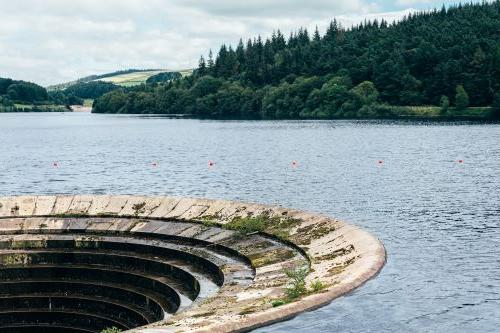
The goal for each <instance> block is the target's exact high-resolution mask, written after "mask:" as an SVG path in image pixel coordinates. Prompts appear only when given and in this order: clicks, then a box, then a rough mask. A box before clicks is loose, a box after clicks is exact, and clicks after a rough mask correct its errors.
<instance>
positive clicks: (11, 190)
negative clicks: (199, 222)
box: [0, 114, 500, 332]
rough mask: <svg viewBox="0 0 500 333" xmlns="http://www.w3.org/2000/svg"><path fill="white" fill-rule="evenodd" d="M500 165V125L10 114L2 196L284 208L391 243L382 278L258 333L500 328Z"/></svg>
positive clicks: (3, 117) (1, 166)
mask: <svg viewBox="0 0 500 333" xmlns="http://www.w3.org/2000/svg"><path fill="white" fill-rule="evenodd" d="M209 160H213V161H214V162H215V166H214V167H213V168H209V167H208V161H209ZM379 160H381V161H384V163H383V164H378V161H379ZM459 160H463V163H459V162H458V161H459ZM292 161H297V163H298V167H297V168H293V167H292ZM54 162H57V165H58V167H54ZM153 163H158V165H157V166H156V167H155V166H153ZM499 174H500V126H499V125H492V124H468V123H456V124H444V123H416V122H363V121H360V122H351V121H334V122H330V121H324V122H321V121H311V122H217V121H198V120H173V119H162V118H145V117H130V116H108V115H90V114H16V115H14V114H0V195H20V194H52V193H75V194H77V193H78V194H82V193H96V194H104V193H109V194H166V195H180V196H201V197H210V198H225V199H234V200H246V201H256V202H261V203H280V204H282V205H285V206H290V207H296V208H302V209H307V210H311V211H316V212H323V213H326V214H330V215H334V216H336V217H339V218H341V219H344V220H346V221H348V222H351V223H354V224H357V225H360V226H363V227H364V228H366V229H368V230H370V231H371V232H372V233H374V234H376V235H378V236H379V237H380V238H381V239H382V240H383V242H384V243H385V245H386V247H387V251H388V254H389V257H388V263H387V265H386V267H385V268H384V270H383V271H382V273H381V274H380V275H379V276H378V278H377V279H375V280H372V281H370V282H369V283H368V284H366V285H365V286H363V287H362V288H361V289H359V290H357V291H356V292H354V293H353V294H351V295H349V296H346V297H343V298H341V299H338V300H336V301H335V302H333V303H332V304H331V305H330V306H327V307H325V308H323V309H321V310H319V311H315V312H312V313H307V314H304V315H301V316H299V317H297V318H296V319H295V320H292V321H289V322H286V323H282V324H278V325H275V326H273V327H269V328H264V329H261V330H259V331H258V332H499V331H500V329H499V327H500V203H499V202H500V177H499Z"/></svg>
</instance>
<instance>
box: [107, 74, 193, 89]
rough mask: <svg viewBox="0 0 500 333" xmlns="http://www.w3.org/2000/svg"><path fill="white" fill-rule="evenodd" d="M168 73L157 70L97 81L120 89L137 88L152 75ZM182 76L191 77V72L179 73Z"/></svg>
mask: <svg viewBox="0 0 500 333" xmlns="http://www.w3.org/2000/svg"><path fill="white" fill-rule="evenodd" d="M165 72H170V71H169V70H158V71H149V72H135V73H129V74H121V75H116V76H111V77H107V78H104V79H99V81H105V82H111V83H114V84H116V85H119V86H122V87H133V86H138V85H141V84H143V83H146V81H147V79H149V78H150V77H151V76H153V75H157V74H160V73H165ZM179 72H180V73H181V75H182V76H188V75H191V73H192V72H193V71H192V70H182V71H179Z"/></svg>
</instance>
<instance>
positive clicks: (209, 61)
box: [207, 50, 215, 73]
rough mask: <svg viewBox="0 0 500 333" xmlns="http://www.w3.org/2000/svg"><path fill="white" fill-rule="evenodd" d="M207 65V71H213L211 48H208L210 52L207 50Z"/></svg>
mask: <svg viewBox="0 0 500 333" xmlns="http://www.w3.org/2000/svg"><path fill="white" fill-rule="evenodd" d="M207 65H208V71H209V72H210V73H213V70H214V67H215V63H214V54H213V53H212V50H210V52H208V64H207Z"/></svg>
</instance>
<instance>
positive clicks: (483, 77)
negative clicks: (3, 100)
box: [93, 0, 500, 119]
mask: <svg viewBox="0 0 500 333" xmlns="http://www.w3.org/2000/svg"><path fill="white" fill-rule="evenodd" d="M487 107H492V108H491V109H489V108H487ZM426 108H431V109H432V108H433V109H432V110H438V111H437V113H438V114H440V115H446V116H453V115H467V114H468V113H470V114H476V113H478V112H479V113H481V112H483V113H484V112H492V113H496V114H497V115H498V109H499V108H500V1H498V0H497V1H495V2H490V3H482V4H466V5H457V6H452V7H450V8H445V7H443V8H441V9H436V10H433V11H430V12H421V13H415V14H411V15H409V16H407V17H405V18H404V19H402V20H401V21H399V22H396V23H394V24H389V23H387V22H385V21H381V22H378V21H373V22H363V23H362V24H359V25H358V26H354V27H351V28H349V29H345V28H343V27H342V26H341V25H340V24H339V23H338V22H337V21H336V20H333V21H332V22H331V24H330V25H329V27H328V29H327V31H326V33H325V34H323V35H322V34H320V33H319V31H318V30H317V29H316V31H314V32H313V33H312V34H311V33H310V32H309V31H307V30H306V29H299V30H298V31H296V32H295V33H292V34H291V35H290V36H289V37H288V38H287V37H285V36H284V35H283V34H282V33H281V32H280V31H276V32H275V33H273V34H272V36H271V37H270V38H268V39H266V40H263V39H262V38H261V37H260V36H259V37H256V38H254V39H251V40H248V41H247V42H246V43H244V42H243V41H240V43H239V44H238V45H237V46H236V47H233V46H227V45H222V46H221V48H220V50H219V51H218V53H217V55H216V56H215V57H214V56H213V55H212V52H210V54H209V56H208V57H207V59H205V58H204V57H202V58H201V59H200V62H199V67H198V69H197V70H196V71H195V72H194V74H193V75H192V76H190V77H186V78H181V79H176V80H174V81H173V82H169V83H166V84H146V85H142V86H140V87H136V88H133V89H126V90H125V89H121V90H115V91H114V92H111V93H109V94H105V95H104V96H102V97H101V98H99V99H97V100H96V101H95V103H94V110H93V112H97V113H160V114H187V115H193V116H197V117H208V118H248V119H309V118H326V119H330V118H357V117H362V118H365V117H366V118H370V117H394V116H398V115H405V114H412V112H413V111H415V110H417V111H415V112H413V113H414V114H416V115H418V112H420V111H419V110H424V111H425V110H426ZM478 110H479V111H478ZM490 110H492V111H490ZM469 111H470V112H469ZM425 112H427V111H425ZM425 112H424V113H423V114H425ZM414 114H412V115H414Z"/></svg>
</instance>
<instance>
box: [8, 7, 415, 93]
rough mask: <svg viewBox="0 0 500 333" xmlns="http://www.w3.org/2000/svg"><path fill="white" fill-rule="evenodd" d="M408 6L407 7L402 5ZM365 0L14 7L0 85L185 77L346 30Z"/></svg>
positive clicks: (364, 12) (366, 12)
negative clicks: (336, 26)
mask: <svg viewBox="0 0 500 333" xmlns="http://www.w3.org/2000/svg"><path fill="white" fill-rule="evenodd" d="M403 1H407V0H403ZM378 11H380V9H379V7H378V5H377V4H375V3H372V2H368V0H367V1H364V0H336V1H332V0H328V1H327V0H310V1H298V0H276V1H272V2H271V1H267V0H266V1H264V0H254V1H252V2H250V1H245V2H243V1H234V0H231V1H230V0H219V1H208V0H72V1H67V0H64V1H62V0H16V1H8V2H7V1H6V2H5V3H2V10H1V11H0V77H4V76H8V77H13V78H16V79H23V80H30V81H34V82H37V83H40V84H44V85H49V84H54V83H60V82H65V81H70V80H74V79H76V78H78V77H82V76H86V75H91V74H98V73H103V72H109V71H114V70H118V69H127V68H168V69H185V68H192V67H194V66H196V64H197V62H198V58H199V56H200V55H201V54H206V53H208V50H209V49H210V48H212V49H214V52H215V51H216V50H217V49H218V47H219V46H220V45H221V44H222V43H225V44H232V45H234V44H236V43H237V42H238V40H239V39H240V38H243V39H247V38H252V37H255V36H256V35H259V34H260V35H262V36H269V35H270V34H271V33H272V31H273V30H277V29H280V30H282V31H283V32H284V33H285V34H286V33H288V32H290V31H292V30H296V29H298V28H299V27H301V26H303V27H308V28H310V29H313V28H314V27H315V26H316V25H317V26H319V27H320V28H321V29H324V28H325V27H326V26H327V24H328V23H329V21H330V20H331V19H332V18H333V17H339V19H340V21H341V22H342V23H343V24H344V25H345V26H350V25H352V24H356V23H358V22H360V21H362V20H363V19H364V18H366V17H369V18H374V17H380V15H382V16H383V17H386V18H388V17H394V18H395V19H397V18H399V17H401V16H402V15H403V14H404V13H406V12H397V13H386V14H378V16H377V15H375V16H374V15H373V13H375V12H378Z"/></svg>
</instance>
